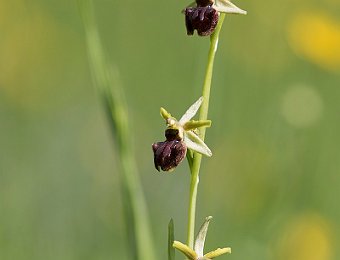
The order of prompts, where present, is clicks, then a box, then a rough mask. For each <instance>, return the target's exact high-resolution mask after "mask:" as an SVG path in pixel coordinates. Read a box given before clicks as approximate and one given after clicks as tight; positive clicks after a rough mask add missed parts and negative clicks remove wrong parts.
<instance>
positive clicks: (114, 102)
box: [78, 0, 156, 260]
mask: <svg viewBox="0 0 340 260" xmlns="http://www.w3.org/2000/svg"><path fill="white" fill-rule="evenodd" d="M78 4H79V8H80V13H81V15H82V18H83V22H84V26H85V33H86V41H87V47H88V56H89V63H90V67H91V71H92V76H93V80H94V84H95V85H96V87H97V89H98V90H99V93H100V94H101V96H102V98H103V103H104V105H105V109H106V111H107V112H108V115H109V121H110V124H111V126H112V136H113V139H114V140H115V143H116V146H117V151H118V154H119V156H120V161H121V176H120V177H121V178H120V182H121V190H122V193H123V194H122V198H123V208H124V218H125V224H126V230H127V234H128V235H127V236H128V242H129V245H128V251H129V253H130V254H131V258H132V259H137V260H144V259H147V260H155V259H156V257H155V252H154V248H155V247H153V243H152V236H151V229H150V224H149V218H148V214H147V208H146V203H145V199H144V195H143V190H142V187H141V182H140V179H139V175H138V170H137V166H136V160H135V158H134V154H133V148H132V147H133V145H132V134H131V132H130V127H129V121H128V114H127V104H126V101H125V96H124V92H123V89H122V87H121V84H120V83H119V81H118V79H117V78H118V76H117V72H116V71H115V70H113V68H112V67H111V66H110V65H109V63H108V62H107V61H106V59H105V52H104V50H103V48H102V45H101V41H100V37H99V33H98V30H97V27H96V23H95V17H94V11H93V6H92V1H91V0H79V1H78Z"/></svg>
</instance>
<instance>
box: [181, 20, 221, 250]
mask: <svg viewBox="0 0 340 260" xmlns="http://www.w3.org/2000/svg"><path fill="white" fill-rule="evenodd" d="M224 18H225V14H221V15H220V18H219V22H218V25H217V27H216V29H215V31H214V33H213V34H212V35H211V37H210V49H209V54H208V63H207V68H206V73H205V79H204V83H203V91H202V96H203V103H202V105H201V108H200V115H199V120H206V119H207V117H208V109H209V98H210V88H211V80H212V74H213V66H214V59H215V54H216V51H217V46H218V37H219V34H220V31H221V28H222V24H223V21H224ZM199 136H200V137H201V139H202V140H203V141H204V137H205V128H204V127H202V128H200V129H199ZM201 159H202V155H201V154H199V153H197V152H194V158H193V161H192V166H191V167H190V169H191V182H190V194H189V212H188V237H187V245H188V246H189V247H190V248H194V236H195V216H196V200H197V188H198V183H199V171H200V166H201Z"/></svg>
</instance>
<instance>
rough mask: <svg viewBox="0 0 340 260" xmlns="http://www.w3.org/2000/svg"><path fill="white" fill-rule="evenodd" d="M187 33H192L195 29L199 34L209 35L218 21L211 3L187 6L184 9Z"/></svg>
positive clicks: (216, 12)
mask: <svg viewBox="0 0 340 260" xmlns="http://www.w3.org/2000/svg"><path fill="white" fill-rule="evenodd" d="M184 14H185V25H186V28H187V35H193V34H194V31H195V30H197V34H198V35H200V36H209V35H211V34H212V33H213V32H214V30H215V28H216V25H217V23H218V18H219V14H218V11H216V10H215V9H214V8H213V7H212V5H207V6H201V5H197V6H196V7H187V8H186V9H185V11H184Z"/></svg>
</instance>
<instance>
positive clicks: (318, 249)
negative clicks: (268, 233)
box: [278, 213, 333, 260]
mask: <svg viewBox="0 0 340 260" xmlns="http://www.w3.org/2000/svg"><path fill="white" fill-rule="evenodd" d="M281 238H282V239H281V241H280V245H279V248H280V249H279V252H278V254H279V257H278V258H279V259H289V260H329V259H332V255H333V253H332V251H333V249H332V234H331V227H330V223H329V222H328V221H327V220H326V219H325V218H323V217H322V216H319V215H316V214H313V213H309V214H304V215H302V216H298V217H296V218H294V219H293V220H292V221H290V222H289V223H288V225H287V227H286V229H285V230H284V234H283V235H282V237H281Z"/></svg>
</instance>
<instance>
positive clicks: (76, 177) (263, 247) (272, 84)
mask: <svg viewBox="0 0 340 260" xmlns="http://www.w3.org/2000/svg"><path fill="white" fill-rule="evenodd" d="M187 4H189V3H188V2H185V1H184V2H183V1H151V0H144V1H129V0H126V1H117V0H113V1H112V0H99V1H95V8H96V15H97V21H98V27H99V30H100V33H101V37H102V41H103V44H104V45H105V48H106V50H107V53H108V57H107V58H108V59H109V60H110V61H112V63H114V64H115V65H116V66H117V67H118V69H119V71H120V77H121V81H122V83H123V85H124V89H125V91H126V94H127V99H128V103H129V112H130V116H131V118H130V122H131V124H132V125H133V133H134V136H133V139H134V143H135V148H136V151H135V153H136V157H137V160H138V165H139V171H140V174H141V179H142V182H143V187H144V190H145V196H146V200H147V204H148V207H149V210H150V217H151V223H152V227H153V230H152V231H153V235H154V237H155V241H156V244H155V251H156V253H157V254H158V256H159V259H165V257H166V243H167V241H166V240H167V224H168V221H169V219H170V217H172V218H174V220H175V229H176V230H175V232H176V239H178V240H180V241H183V242H184V241H185V240H186V224H187V206H188V205H187V204H188V188H189V176H188V166H187V165H186V163H183V164H181V165H180V166H179V167H178V168H177V169H176V171H175V172H173V173H171V174H167V173H158V172H157V171H156V170H155V169H154V166H153V155H152V151H151V144H152V143H153V142H155V141H162V140H163V139H164V137H163V133H164V122H163V120H162V119H161V117H160V116H159V107H160V106H164V107H165V108H167V109H168V110H169V111H171V112H172V113H173V115H174V116H177V117H179V116H181V115H182V113H183V112H184V111H185V110H186V109H187V107H188V106H189V105H190V104H192V103H193V102H194V101H195V100H196V99H197V98H198V97H199V96H200V92H201V85H202V80H203V76H204V73H203V72H204V69H205V62H206V57H207V50H208V46H209V39H208V38H199V37H197V36H194V37H188V36H186V31H185V27H184V17H183V15H182V14H181V13H180V11H181V9H182V8H184V7H185V6H186V5H187ZM236 4H237V5H238V6H240V7H241V8H243V9H245V10H247V11H248V15H247V16H231V15H230V16H228V17H227V18H226V21H225V24H224V27H223V29H222V33H221V34H222V35H221V38H220V45H219V50H218V54H217V59H216V63H215V70H214V78H213V89H212V93H211V95H212V96H211V107H210V111H209V117H210V119H212V121H213V127H212V128H211V129H209V131H208V133H207V138H206V141H207V143H208V145H209V146H210V148H211V149H212V151H213V153H214V156H213V157H212V158H211V159H204V161H203V166H202V173H201V182H200V186H199V196H198V212H197V223H198V224H200V223H201V222H202V221H203V219H204V217H205V216H208V215H212V216H214V219H213V221H212V223H211V226H210V231H209V234H208V237H207V245H206V250H210V249H214V248H216V247H222V246H231V247H232V250H233V253H232V255H230V256H224V259H234V260H241V259H242V260H245V259H261V260H263V259H268V260H269V259H272V260H274V259H279V260H280V259H285V260H332V259H340V257H339V255H340V248H339V244H340V205H339V199H340V171H339V169H340V153H339V144H340V135H339V133H340V109H339V107H340V106H339V102H340V4H339V1H338V0H325V1H322V2H320V1H315V0H313V1H307V0H302V1H298V2H296V1H282V2H280V3H278V2H275V1H274V2H273V1H272V2H270V1H264V0H262V1H256V2H250V1H243V2H242V1H238V2H236ZM0 32H1V33H0V57H1V58H0V259H4V260H12V259H14V260H17V259H19V260H20V259H63V260H67V259H72V260H73V259H82V260H84V259H96V260H101V259H103V260H104V259H128V256H129V254H128V251H129V248H128V247H127V246H126V243H125V239H126V236H125V234H124V220H123V216H122V204H121V195H120V187H119V158H118V157H117V155H116V154H115V150H114V144H113V141H112V138H111V133H110V128H109V124H108V123H107V121H106V117H105V113H104V112H103V109H102V106H101V103H100V100H99V98H98V93H97V92H96V91H95V89H94V87H93V85H92V81H91V74H90V70H89V66H88V60H87V54H86V44H85V35H84V29H83V26H82V23H81V19H80V16H79V12H78V9H77V5H76V3H75V2H74V1H46V0H44V1H43V0H40V1H39V0H36V1H25V0H13V1H1V2H0ZM178 257H182V256H179V255H178ZM222 258H223V257H221V259H222Z"/></svg>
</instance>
